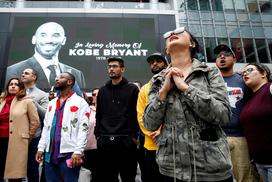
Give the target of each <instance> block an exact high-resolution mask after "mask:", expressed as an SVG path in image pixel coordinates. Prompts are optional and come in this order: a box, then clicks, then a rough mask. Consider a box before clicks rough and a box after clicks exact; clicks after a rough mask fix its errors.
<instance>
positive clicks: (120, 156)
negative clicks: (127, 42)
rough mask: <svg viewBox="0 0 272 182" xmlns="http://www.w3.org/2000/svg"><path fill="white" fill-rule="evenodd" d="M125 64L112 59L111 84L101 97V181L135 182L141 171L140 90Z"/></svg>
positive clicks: (98, 111)
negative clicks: (138, 158) (131, 78)
mask: <svg viewBox="0 0 272 182" xmlns="http://www.w3.org/2000/svg"><path fill="white" fill-rule="evenodd" d="M124 72H125V66H124V61H123V60H122V59H121V58H117V57H114V58H109V59H108V75H109V77H110V80H109V81H108V82H107V83H106V85H105V86H103V87H101V88H100V89H99V93H98V95H97V108H96V126H95V131H94V133H95V136H96V138H97V151H98V156H99V159H98V161H99V166H98V171H97V173H98V178H99V180H98V181H105V182H118V181H119V180H118V176H119V174H120V177H121V180H122V181H124V182H135V177H136V170H137V134H138V131H139V126H138V121H137V111H136V104H137V97H138V92H139V89H138V88H137V86H136V85H134V84H133V83H129V82H128V81H127V80H126V79H125V78H124V77H123V74H124Z"/></svg>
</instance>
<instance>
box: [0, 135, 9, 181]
mask: <svg viewBox="0 0 272 182" xmlns="http://www.w3.org/2000/svg"><path fill="white" fill-rule="evenodd" d="M7 150H8V138H0V182H1V181H2V180H3V179H4V172H5V166H6V157H7Z"/></svg>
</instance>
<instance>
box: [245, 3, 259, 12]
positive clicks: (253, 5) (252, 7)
mask: <svg viewBox="0 0 272 182" xmlns="http://www.w3.org/2000/svg"><path fill="white" fill-rule="evenodd" d="M247 7H248V10H249V12H255V13H257V12H258V5H257V1H256V0H250V1H249V0H248V3H247Z"/></svg>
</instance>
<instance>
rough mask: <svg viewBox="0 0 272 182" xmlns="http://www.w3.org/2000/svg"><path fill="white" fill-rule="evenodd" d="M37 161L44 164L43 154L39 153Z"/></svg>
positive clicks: (36, 157)
mask: <svg viewBox="0 0 272 182" xmlns="http://www.w3.org/2000/svg"><path fill="white" fill-rule="evenodd" d="M35 159H36V161H37V162H38V163H42V162H43V152H42V151H37V153H36V156H35Z"/></svg>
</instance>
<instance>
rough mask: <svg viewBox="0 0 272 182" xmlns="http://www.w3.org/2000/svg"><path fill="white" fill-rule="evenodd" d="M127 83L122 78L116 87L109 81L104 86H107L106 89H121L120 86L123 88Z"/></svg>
mask: <svg viewBox="0 0 272 182" xmlns="http://www.w3.org/2000/svg"><path fill="white" fill-rule="evenodd" d="M127 83H128V81H127V79H126V78H124V77H123V78H122V80H121V81H120V82H119V83H118V84H117V85H113V84H112V82H111V80H109V81H108V82H107V83H106V86H108V87H121V86H123V85H125V84H127Z"/></svg>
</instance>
